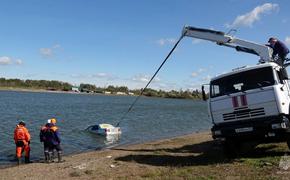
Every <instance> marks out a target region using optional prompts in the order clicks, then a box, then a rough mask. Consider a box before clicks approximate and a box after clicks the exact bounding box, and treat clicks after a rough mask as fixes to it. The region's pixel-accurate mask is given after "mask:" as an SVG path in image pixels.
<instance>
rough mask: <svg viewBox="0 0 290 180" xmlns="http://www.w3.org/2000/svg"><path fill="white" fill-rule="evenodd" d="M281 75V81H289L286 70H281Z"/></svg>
mask: <svg viewBox="0 0 290 180" xmlns="http://www.w3.org/2000/svg"><path fill="white" fill-rule="evenodd" d="M281 75H282V79H283V80H285V79H286V80H287V79H289V77H288V73H287V70H286V68H282V69H281Z"/></svg>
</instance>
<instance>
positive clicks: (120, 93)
mask: <svg viewBox="0 0 290 180" xmlns="http://www.w3.org/2000/svg"><path fill="white" fill-rule="evenodd" d="M116 94H117V95H127V94H126V93H124V92H117V93H116Z"/></svg>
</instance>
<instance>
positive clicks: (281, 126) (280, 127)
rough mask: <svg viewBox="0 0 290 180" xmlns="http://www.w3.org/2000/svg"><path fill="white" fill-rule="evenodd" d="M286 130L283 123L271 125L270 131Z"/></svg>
mask: <svg viewBox="0 0 290 180" xmlns="http://www.w3.org/2000/svg"><path fill="white" fill-rule="evenodd" d="M286 128H287V126H286V123H285V122H283V123H275V124H272V129H286Z"/></svg>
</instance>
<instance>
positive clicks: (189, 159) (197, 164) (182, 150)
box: [0, 132, 290, 180]
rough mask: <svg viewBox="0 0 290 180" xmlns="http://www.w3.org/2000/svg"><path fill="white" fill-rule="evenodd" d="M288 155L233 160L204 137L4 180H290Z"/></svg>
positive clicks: (18, 172) (279, 147)
mask: <svg viewBox="0 0 290 180" xmlns="http://www.w3.org/2000/svg"><path fill="white" fill-rule="evenodd" d="M288 153H289V150H288V148H287V146H286V144H285V143H279V144H268V145H264V146H260V147H259V146H258V147H257V148H255V149H254V150H253V151H252V152H251V153H249V154H246V155H243V156H241V157H236V158H227V157H225V156H224V153H223V150H222V148H221V146H220V143H219V142H217V141H213V140H212V138H211V135H210V133H209V132H202V133H194V134H190V135H186V136H182V137H176V138H172V139H165V140H159V141H154V142H149V143H145V144H137V145H129V146H122V147H115V148H112V149H106V150H102V151H94V152H89V153H83V154H77V155H72V156H66V157H64V159H65V162H63V163H50V164H46V163H43V162H33V163H31V164H25V165H20V166H14V167H9V168H4V169H0V179H9V180H12V179H42V180H44V179H62V180H65V179H290V157H289V156H288ZM283 163H284V164H283ZM281 164H282V165H281Z"/></svg>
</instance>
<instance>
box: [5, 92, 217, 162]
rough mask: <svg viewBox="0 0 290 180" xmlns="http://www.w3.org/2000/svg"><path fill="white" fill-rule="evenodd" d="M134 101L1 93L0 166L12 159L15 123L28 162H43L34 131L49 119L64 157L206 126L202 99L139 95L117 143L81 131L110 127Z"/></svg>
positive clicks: (71, 95)
mask: <svg viewBox="0 0 290 180" xmlns="http://www.w3.org/2000/svg"><path fill="white" fill-rule="evenodd" d="M135 98H136V97H133V96H104V95H89V94H65V93H39V92H14V91H0V100H1V101H0V120H1V123H0V127H1V130H0V134H1V138H0V142H1V144H0V146H1V148H0V163H1V164H7V163H10V162H11V161H12V160H13V159H14V154H15V153H14V152H15V145H14V142H13V130H14V128H15V126H16V124H17V122H18V120H20V119H21V120H24V121H25V122H26V126H27V128H28V129H29V131H30V133H31V136H32V140H31V149H32V150H31V156H32V159H40V158H43V157H42V156H43V147H42V145H41V144H40V142H39V130H40V127H41V126H42V125H43V124H45V123H46V121H47V119H48V118H51V117H56V118H57V119H58V122H57V125H58V126H59V128H60V133H61V138H62V147H63V149H64V153H65V154H70V153H79V152H83V151H88V150H93V149H98V148H103V147H108V146H115V145H119V144H133V143H140V142H144V141H150V140H155V139H162V138H167V137H173V136H178V135H183V134H188V133H191V132H195V131H199V130H206V129H209V128H210V126H211V123H210V121H209V119H208V115H207V107H206V103H205V102H203V101H192V100H180V99H164V98H148V97H141V98H140V99H139V100H138V102H137V103H136V105H135V106H134V107H133V109H132V110H131V112H130V113H129V114H128V115H127V116H126V117H125V119H124V120H123V121H122V122H121V123H120V127H121V129H122V135H121V137H120V138H119V139H118V140H117V141H115V140H116V139H114V137H113V139H112V137H109V139H106V138H105V137H99V136H97V135H95V134H91V133H89V132H87V131H85V130H84V129H86V127H88V126H89V125H92V124H99V123H109V124H113V125H115V124H116V123H117V122H118V121H119V120H120V118H121V117H122V115H123V114H124V113H125V112H126V111H127V110H128V108H129V106H130V105H131V103H132V102H133V101H134V100H135ZM112 140H114V141H113V143H112Z"/></svg>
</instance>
